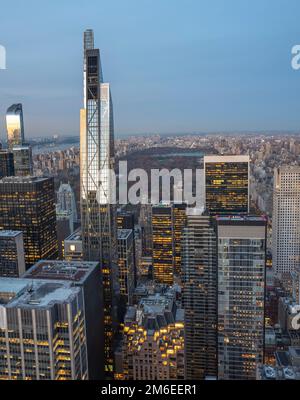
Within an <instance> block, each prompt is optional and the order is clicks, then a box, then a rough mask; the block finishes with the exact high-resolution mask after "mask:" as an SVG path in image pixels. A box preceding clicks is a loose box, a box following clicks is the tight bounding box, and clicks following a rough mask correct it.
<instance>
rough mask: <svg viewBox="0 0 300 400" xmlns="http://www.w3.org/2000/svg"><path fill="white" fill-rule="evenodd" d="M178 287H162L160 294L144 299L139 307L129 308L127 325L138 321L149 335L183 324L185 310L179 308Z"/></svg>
mask: <svg viewBox="0 0 300 400" xmlns="http://www.w3.org/2000/svg"><path fill="white" fill-rule="evenodd" d="M176 293H177V288H176V287H171V288H170V287H169V288H164V287H161V291H160V292H159V293H155V294H151V295H148V296H147V297H143V298H142V299H141V300H140V302H139V304H138V305H137V306H130V307H128V308H127V312H126V316H125V323H128V322H133V321H136V322H137V323H138V325H140V326H143V327H144V328H145V329H147V330H148V332H149V334H152V333H154V332H155V331H157V330H159V329H161V328H162V327H164V326H167V325H168V324H172V323H175V322H179V321H180V322H183V320H184V310H183V309H181V308H178V307H177V304H176Z"/></svg>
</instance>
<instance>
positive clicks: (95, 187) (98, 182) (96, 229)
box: [80, 30, 118, 374]
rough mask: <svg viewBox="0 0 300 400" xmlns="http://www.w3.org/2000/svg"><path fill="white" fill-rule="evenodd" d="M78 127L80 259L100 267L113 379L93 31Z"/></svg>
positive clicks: (110, 213) (104, 138) (103, 143)
mask: <svg viewBox="0 0 300 400" xmlns="http://www.w3.org/2000/svg"><path fill="white" fill-rule="evenodd" d="M80 121H81V126H80V185H81V224H82V241H83V258H84V260H88V261H98V262H100V265H101V268H102V276H103V291H104V326H105V339H106V340H105V358H106V364H105V370H106V372H107V374H110V373H111V374H113V341H114V332H115V330H116V317H115V314H114V313H115V311H116V303H115V301H116V295H117V292H118V276H117V232H116V221H115V207H114V206H113V205H112V204H111V191H112V190H113V187H112V185H113V182H112V181H111V175H110V170H114V140H113V132H114V131H113V129H114V127H113V110H112V101H111V94H110V86H109V84H108V83H103V79H102V71H101V62H100V52H99V50H98V49H94V40H93V32H92V31H90V30H89V31H86V32H85V34H84V108H83V109H82V110H81V118H80Z"/></svg>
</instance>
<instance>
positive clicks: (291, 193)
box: [272, 166, 300, 280]
mask: <svg viewBox="0 0 300 400" xmlns="http://www.w3.org/2000/svg"><path fill="white" fill-rule="evenodd" d="M272 222H273V224H272V256H273V268H274V271H275V272H276V274H277V275H278V276H279V277H280V278H283V279H284V280H285V278H286V277H287V275H288V274H290V273H291V272H294V271H297V270H299V267H300V167H298V166H282V167H279V168H276V169H275V170H274V191H273V219H272Z"/></svg>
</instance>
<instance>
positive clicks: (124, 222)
mask: <svg viewBox="0 0 300 400" xmlns="http://www.w3.org/2000/svg"><path fill="white" fill-rule="evenodd" d="M117 228H118V229H131V230H132V235H133V279H134V286H136V284H137V257H138V254H137V252H136V243H137V242H138V238H137V232H136V229H135V223H134V213H133V212H131V211H127V210H123V209H122V208H119V209H118V210H117Z"/></svg>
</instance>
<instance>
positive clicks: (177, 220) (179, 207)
mask: <svg viewBox="0 0 300 400" xmlns="http://www.w3.org/2000/svg"><path fill="white" fill-rule="evenodd" d="M186 211H187V204H186V203H176V202H174V203H173V220H174V252H175V256H174V263H175V267H174V272H175V274H176V275H177V276H178V277H181V276H182V271H181V245H182V234H183V229H184V227H185V224H186Z"/></svg>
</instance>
